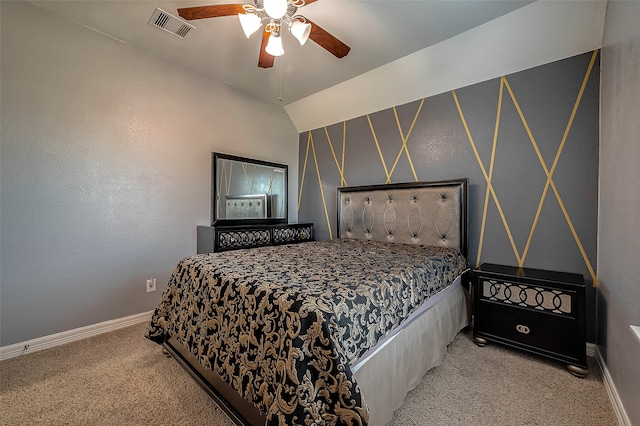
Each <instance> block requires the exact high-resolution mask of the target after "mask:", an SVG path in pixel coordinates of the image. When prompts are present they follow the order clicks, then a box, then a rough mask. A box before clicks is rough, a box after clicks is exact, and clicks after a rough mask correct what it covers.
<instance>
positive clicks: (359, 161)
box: [298, 51, 600, 341]
mask: <svg viewBox="0 0 640 426" xmlns="http://www.w3.org/2000/svg"><path fill="white" fill-rule="evenodd" d="M599 63H600V58H599V55H598V52H597V51H596V52H589V53H585V54H582V55H579V56H576V57H572V58H568V59H565V60H562V61H558V62H554V63H550V64H547V65H543V66H540V67H536V68H532V69H529V70H525V71H522V72H519V73H516V74H511V75H508V76H505V77H503V78H499V79H493V80H489V81H486V82H483V83H479V84H475V85H472V86H469V87H464V88H461V89H458V90H455V91H452V92H447V93H442V94H440V95H437V96H433V97H429V98H426V99H423V100H420V101H416V102H412V103H409V104H406V105H400V106H397V107H395V108H391V109H388V110H384V111H380V112H377V113H375V114H370V115H367V116H363V117H359V118H355V119H353V120H349V121H346V122H342V123H337V124H334V125H332V126H327V127H325V128H320V129H315V130H312V131H310V132H304V133H302V134H300V149H299V153H300V162H299V174H300V175H299V176H300V182H299V191H300V193H299V212H298V215H299V216H298V217H299V221H300V222H313V223H314V224H315V227H316V228H315V229H316V238H317V239H328V238H335V237H336V217H337V211H336V188H338V187H340V186H347V185H348V186H354V185H364V184H379V183H385V182H393V183H395V182H408V181H430V180H443V179H450V178H458V177H468V178H469V183H470V191H469V192H470V194H469V196H470V199H469V201H470V205H469V259H470V261H471V263H472V265H473V266H476V265H479V264H481V263H483V262H493V263H502V264H507V265H515V266H523V267H530V268H544V269H551V270H559V271H566V272H577V273H581V274H583V275H584V276H585V279H586V281H587V282H588V291H587V293H588V318H587V321H588V338H589V340H590V341H593V335H594V334H593V329H594V319H595V315H594V314H595V310H594V294H595V291H594V290H593V288H592V283H593V281H594V279H595V277H596V271H595V267H596V235H597V232H596V231H597V213H598V114H599V111H598V102H599V97H598V96H599V95H598V94H599ZM496 129H497V131H496ZM403 141H404V142H406V144H405V145H403ZM556 159H557V161H556ZM548 175H549V176H550V177H551V178H550V179H549V184H548V185H547V181H548V179H547V176H548ZM488 182H490V183H491V185H489V184H488ZM489 187H491V188H492V191H490V192H488V188H489ZM487 193H489V196H488V199H487ZM485 200H487V202H486V203H485Z"/></svg>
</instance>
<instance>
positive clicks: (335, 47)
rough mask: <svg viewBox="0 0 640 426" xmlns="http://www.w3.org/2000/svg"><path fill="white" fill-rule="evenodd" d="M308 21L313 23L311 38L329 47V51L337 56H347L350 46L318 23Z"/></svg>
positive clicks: (326, 47)
mask: <svg viewBox="0 0 640 426" xmlns="http://www.w3.org/2000/svg"><path fill="white" fill-rule="evenodd" d="M305 19H306V18H305ZM307 22H308V23H309V24H311V34H309V38H310V39H311V40H313V41H315V42H316V43H318V44H319V45H320V46H322V47H324V48H325V49H327V51H328V52H329V53H331V54H333V55H334V56H335V57H337V58H344V57H345V56H347V54H348V53H349V50H351V48H350V47H349V46H347V45H346V44H344V43H343V42H341V41H340V40H338V39H337V38H335V37H334V36H332V35H331V34H329V33H328V32H327V31H325V30H324V29H322V28H321V27H320V26H318V24H315V23H313V22H311V21H310V20H308V19H307Z"/></svg>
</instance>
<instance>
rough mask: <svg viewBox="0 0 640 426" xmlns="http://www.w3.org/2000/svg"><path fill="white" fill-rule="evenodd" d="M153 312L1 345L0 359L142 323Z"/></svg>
mask: <svg viewBox="0 0 640 426" xmlns="http://www.w3.org/2000/svg"><path fill="white" fill-rule="evenodd" d="M152 313H153V311H149V312H143V313H141V314H135V315H130V316H128V317H124V318H118V319H114V320H109V321H104V322H101V323H98V324H93V325H88V326H86V327H80V328H75V329H73V330H68V331H63V332H61V333H56V334H50V335H48V336H43V337H38V338H36V339H32V340H27V341H26V342H22V343H15V344H13V345H7V346H0V361H3V360H5V359H9V358H14V357H17V356H20V355H25V354H28V353H33V352H37V351H41V350H43V349H49V348H53V347H55V346H60V345H64V344H66V343H71V342H75V341H76V340H81V339H86V338H87V337H92V336H97V335H99V334H103V333H108V332H110V331H114V330H118V329H120V328H124V327H128V326H130V325H135V324H140V323H141V322H145V321H148V320H150V319H151V314H152Z"/></svg>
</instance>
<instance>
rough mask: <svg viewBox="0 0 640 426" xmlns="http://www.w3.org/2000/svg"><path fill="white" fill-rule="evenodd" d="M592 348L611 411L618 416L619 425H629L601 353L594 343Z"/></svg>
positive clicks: (627, 417) (629, 422)
mask: <svg viewBox="0 0 640 426" xmlns="http://www.w3.org/2000/svg"><path fill="white" fill-rule="evenodd" d="M594 350H595V357H596V359H597V360H598V366H599V367H600V371H602V381H603V382H604V388H605V389H606V390H607V395H609V400H610V401H611V405H612V406H613V411H614V412H615V413H616V417H617V418H618V423H620V425H622V426H631V419H629V416H628V415H627V412H626V410H625V409H624V405H622V400H621V399H620V395H618V391H617V390H616V386H615V385H614V383H613V379H612V378H611V374H609V369H607V365H606V364H605V363H604V359H602V354H601V353H600V350H599V349H598V347H597V346H595V345H594Z"/></svg>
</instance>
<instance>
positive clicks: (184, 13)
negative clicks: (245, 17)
mask: <svg viewBox="0 0 640 426" xmlns="http://www.w3.org/2000/svg"><path fill="white" fill-rule="evenodd" d="M238 13H244V8H243V7H242V5H241V4H216V5H211V6H195V7H183V8H181V9H178V15H180V17H182V18H183V19H186V20H187V21H192V20H194V19H205V18H217V17H219V16H233V15H237V14H238Z"/></svg>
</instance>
